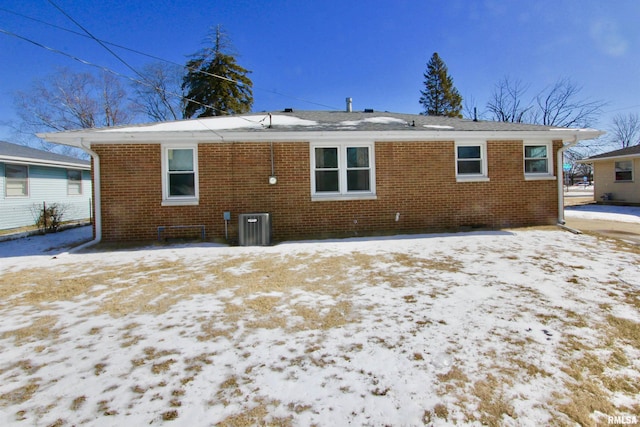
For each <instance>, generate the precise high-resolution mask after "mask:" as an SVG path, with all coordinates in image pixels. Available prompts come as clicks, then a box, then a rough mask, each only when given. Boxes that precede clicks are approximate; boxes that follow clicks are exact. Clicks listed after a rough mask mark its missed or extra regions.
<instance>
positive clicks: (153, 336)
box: [0, 228, 640, 426]
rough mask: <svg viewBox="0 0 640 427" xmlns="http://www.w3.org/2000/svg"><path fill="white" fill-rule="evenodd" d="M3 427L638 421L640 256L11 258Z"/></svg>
mask: <svg viewBox="0 0 640 427" xmlns="http://www.w3.org/2000/svg"><path fill="white" fill-rule="evenodd" d="M0 282H1V286H0V316H1V318H2V323H1V324H0V352H1V354H2V356H1V358H0V424H1V425H42V426H50V425H54V426H65V425H68V426H71V425H92V426H93V425H97V426H120V425H189V426H209V425H222V426H225V425H227V426H244V425H267V424H269V425H285V426H286V425H314V424H315V425H322V426H325V425H372V426H373V425H403V426H413V425H436V426H438V425H451V424H457V425H514V426H515V425H518V426H523V425H524V426H538V425H576V424H582V425H596V424H597V423H600V424H607V422H608V421H607V420H608V417H627V418H623V419H625V420H633V417H635V418H636V419H637V418H640V385H639V384H640V250H639V249H638V247H634V246H631V245H625V244H624V243H620V242H617V241H614V240H606V239H599V238H596V237H593V236H587V235H574V234H571V233H569V232H564V231H559V230H557V229H555V228H548V229H546V228H544V229H529V230H507V231H501V232H486V233H481V232H478V233H459V234H449V235H426V236H400V237H393V238H378V239H355V240H344V241H339V242H337V241H334V242H331V241H320V242H298V243H288V244H281V245H278V246H275V247H268V248H239V247H232V248H230V247H221V246H215V245H186V246H179V247H176V246H167V247H163V246H159V247H149V248H137V249H133V250H120V251H113V252H107V253H105V252H100V253H97V252H96V253H84V254H67V255H62V256H58V257H56V258H53V257H52V256H51V255H48V256H23V257H5V258H0Z"/></svg>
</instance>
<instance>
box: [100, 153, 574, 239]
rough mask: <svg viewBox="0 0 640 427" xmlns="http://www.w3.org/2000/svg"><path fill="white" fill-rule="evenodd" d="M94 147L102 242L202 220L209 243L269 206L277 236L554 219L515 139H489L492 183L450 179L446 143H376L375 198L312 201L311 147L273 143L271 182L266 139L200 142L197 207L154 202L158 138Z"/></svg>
mask: <svg viewBox="0 0 640 427" xmlns="http://www.w3.org/2000/svg"><path fill="white" fill-rule="evenodd" d="M560 146H561V143H556V144H555V149H558V148H559V147H560ZM92 148H93V149H94V150H95V151H96V152H97V153H98V154H99V156H100V166H101V171H102V177H101V178H102V180H101V190H102V231H103V240H105V241H126V240H152V239H155V238H156V236H157V227H158V226H162V225H164V226H167V225H200V224H203V225H205V226H206V232H207V237H208V238H209V239H222V238H224V233H225V228H224V226H225V223H224V220H223V212H225V211H230V212H231V215H232V216H231V218H232V221H230V223H229V228H228V231H229V237H230V239H231V240H235V239H237V226H238V214H240V213H247V212H271V214H272V222H273V238H274V240H287V239H296V238H309V237H328V236H333V235H362V234H371V233H402V232H429V231H438V230H453V229H459V228H460V227H479V226H482V227H491V228H500V227H507V226H523V225H541V224H554V223H555V221H556V218H557V216H558V215H557V214H558V212H557V182H556V181H548V180H547V181H525V179H524V172H523V169H524V167H523V148H522V142H521V141H489V142H488V143H487V159H488V171H489V178H490V181H489V182H456V179H455V152H454V143H453V142H446V141H445V142H402V143H398V142H383V143H381V142H378V143H376V144H375V160H376V190H377V191H376V192H377V200H355V201H315V202H312V201H311V194H310V193H311V183H310V159H309V158H310V155H309V144H308V143H304V142H292V143H274V144H273V149H274V160H275V162H274V163H275V174H276V176H277V177H278V183H277V184H276V185H269V183H268V178H269V175H271V151H270V145H269V143H217V142H216V143H209V144H207V143H204V144H199V146H198V162H199V178H200V184H199V191H200V203H199V205H198V206H161V202H162V188H161V186H162V176H161V174H162V172H161V146H160V145H159V144H128V145H94V146H93V147H92ZM554 162H555V159H554ZM554 169H555V168H554ZM396 213H400V219H399V221H397V222H396V221H395V217H396ZM196 233H197V232H196Z"/></svg>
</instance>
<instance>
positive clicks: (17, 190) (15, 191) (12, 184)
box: [7, 179, 29, 197]
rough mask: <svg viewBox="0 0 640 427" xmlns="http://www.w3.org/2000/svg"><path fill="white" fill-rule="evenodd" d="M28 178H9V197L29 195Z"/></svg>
mask: <svg viewBox="0 0 640 427" xmlns="http://www.w3.org/2000/svg"><path fill="white" fill-rule="evenodd" d="M28 188H29V187H28V186H27V180H26V179H11V180H9V179H7V197H16V196H28V195H29V192H28Z"/></svg>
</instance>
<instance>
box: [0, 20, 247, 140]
mask: <svg viewBox="0 0 640 427" xmlns="http://www.w3.org/2000/svg"><path fill="white" fill-rule="evenodd" d="M0 33H3V34H6V35H9V36H13V37H16V38H18V39H20V40H23V41H25V42H28V43H31V44H33V45H34V46H37V47H39V48H42V49H45V50H48V51H50V52H52V53H57V54H59V55H63V56H66V57H68V58H70V59H73V60H74V61H77V62H80V63H81V64H83V65H88V66H90V67H95V68H98V69H100V70H102V71H103V72H106V73H110V74H113V75H114V76H117V77H121V78H125V79H128V80H131V81H132V82H134V83H138V84H141V85H144V86H147V87H152V88H154V87H153V85H151V84H149V83H148V82H146V81H142V80H138V79H135V78H133V77H130V76H127V75H126V74H122V73H119V72H117V71H114V70H112V69H110V68H107V67H104V66H102V65H98V64H94V63H93V62H90V61H87V60H85V59H82V58H78V57H77V56H74V55H71V54H69V53H66V52H63V51H61V50H58V49H55V48H52V47H49V46H47V45H44V44H42V43H39V42H37V41H35V40H31V39H29V38H27V37H24V36H21V35H19V34H16V33H13V32H11V31H7V30H5V29H3V28H0ZM164 92H165V93H167V94H169V95H172V96H176V97H179V98H182V99H185V100H187V101H190V102H193V103H195V104H198V105H201V106H202V107H205V108H210V109H212V110H215V111H217V112H219V113H223V114H229V113H227V112H226V111H223V110H220V109H218V108H216V107H214V106H212V105H208V104H204V103H202V102H200V101H196V100H195V99H191V98H185V97H184V96H183V95H181V94H177V93H174V92H170V91H167V90H165V91H164ZM239 117H240V118H241V119H243V120H246V121H248V122H250V123H259V122H254V121H253V120H249V119H247V118H246V117H242V116H239ZM202 125H203V126H204V127H205V128H207V129H209V130H210V131H212V132H213V133H215V134H216V135H218V136H219V137H220V138H221V139H222V135H220V134H219V133H218V132H216V131H215V130H213V129H211V128H209V127H208V126H206V125H205V124H202Z"/></svg>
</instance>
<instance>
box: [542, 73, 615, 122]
mask: <svg viewBox="0 0 640 427" xmlns="http://www.w3.org/2000/svg"><path fill="white" fill-rule="evenodd" d="M581 90H582V88H581V87H580V86H578V85H577V84H575V83H574V82H573V81H571V79H568V78H564V79H560V80H558V81H557V82H556V83H555V84H553V85H552V86H550V87H549V88H547V89H545V90H543V91H542V92H540V93H539V94H538V95H537V96H536V105H537V108H536V109H535V112H534V115H533V120H532V122H533V123H538V124H541V125H546V126H560V127H588V126H589V125H590V124H591V123H592V122H593V121H595V119H596V118H597V116H598V115H599V114H600V113H601V112H602V107H604V106H605V105H606V103H605V102H602V101H593V100H589V99H578V95H579V93H580V91H581Z"/></svg>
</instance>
